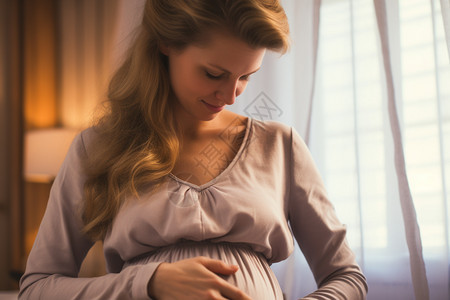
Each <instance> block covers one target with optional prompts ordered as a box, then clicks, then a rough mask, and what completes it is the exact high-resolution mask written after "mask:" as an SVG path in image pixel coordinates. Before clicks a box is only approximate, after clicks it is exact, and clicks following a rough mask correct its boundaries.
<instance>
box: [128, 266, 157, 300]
mask: <svg viewBox="0 0 450 300" xmlns="http://www.w3.org/2000/svg"><path fill="white" fill-rule="evenodd" d="M160 264H161V263H160V262H155V263H149V264H146V265H144V266H139V269H138V270H137V272H136V275H135V277H134V280H133V285H132V287H131V294H132V295H133V299H151V298H150V297H149V295H148V292H147V286H148V283H149V281H150V278H152V276H153V274H154V273H155V270H156V269H157V268H158V266H159V265H160Z"/></svg>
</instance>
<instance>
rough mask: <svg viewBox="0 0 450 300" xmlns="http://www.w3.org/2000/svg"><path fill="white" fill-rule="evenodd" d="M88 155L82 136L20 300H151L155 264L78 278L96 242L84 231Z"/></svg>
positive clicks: (54, 197)
mask: <svg viewBox="0 0 450 300" xmlns="http://www.w3.org/2000/svg"><path fill="white" fill-rule="evenodd" d="M85 156H86V148H85V145H84V141H83V133H82V134H80V135H78V136H77V137H76V138H75V140H74V142H73V143H72V146H71V148H70V150H69V152H68V154H67V157H66V159H65V161H64V163H63V165H62V167H61V170H60V172H59V174H58V176H57V178H56V179H55V182H54V184H53V186H52V190H51V193H50V198H49V202H48V205H47V209H46V212H45V215H44V218H43V220H42V223H41V226H40V228H39V232H38V235H37V237H36V240H35V243H34V246H33V249H32V250H31V253H30V255H29V258H28V262H27V266H26V270H25V274H24V276H23V277H22V278H21V281H20V294H19V299H149V297H148V295H147V283H148V281H149V280H150V278H151V276H152V275H153V272H154V270H155V269H156V267H157V264H148V265H145V266H130V267H127V268H125V269H123V270H122V271H121V272H120V273H110V274H107V275H105V276H101V277H95V278H77V276H78V272H79V269H80V265H81V263H82V261H83V259H84V257H85V255H86V253H87V252H88V250H89V249H90V247H91V246H92V244H93V243H92V242H91V241H90V240H89V239H87V238H86V237H85V236H84V235H83V234H82V231H81V228H82V221H81V218H80V215H81V208H82V198H83V185H84V182H85V175H84V172H83V168H82V160H83V158H84V157H85ZM114 263H115V264H120V263H122V264H123V262H114Z"/></svg>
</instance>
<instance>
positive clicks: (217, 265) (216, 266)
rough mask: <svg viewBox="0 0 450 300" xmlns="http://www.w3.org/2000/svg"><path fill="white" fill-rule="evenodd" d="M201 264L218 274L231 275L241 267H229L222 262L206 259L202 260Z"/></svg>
mask: <svg viewBox="0 0 450 300" xmlns="http://www.w3.org/2000/svg"><path fill="white" fill-rule="evenodd" d="M200 263H201V264H202V265H203V266H205V267H206V268H207V269H208V270H210V271H211V272H213V273H216V274H223V275H231V274H233V273H236V271H237V270H239V267H238V266H236V265H228V264H226V263H224V262H223V261H221V260H217V259H210V258H206V257H202V258H200Z"/></svg>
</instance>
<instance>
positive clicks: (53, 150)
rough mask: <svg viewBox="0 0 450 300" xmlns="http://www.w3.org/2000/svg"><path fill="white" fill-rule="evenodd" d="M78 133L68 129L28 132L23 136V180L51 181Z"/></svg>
mask: <svg viewBox="0 0 450 300" xmlns="http://www.w3.org/2000/svg"><path fill="white" fill-rule="evenodd" d="M78 132H79V131H78V130H75V129H68V128H48V129H37V130H30V131H28V132H27V133H26V134H25V151H24V154H25V157H24V175H25V179H26V180H28V181H51V180H53V179H54V178H55V177H56V174H58V171H59V168H60V167H61V164H62V162H63V161H64V157H65V156H66V153H67V151H68V150H69V147H70V144H71V143H72V140H73V139H74V138H75V135H76V134H77V133H78Z"/></svg>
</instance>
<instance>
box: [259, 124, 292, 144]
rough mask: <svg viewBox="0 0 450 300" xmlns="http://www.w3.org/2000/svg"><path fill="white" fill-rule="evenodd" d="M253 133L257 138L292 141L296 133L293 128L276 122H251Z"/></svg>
mask: <svg viewBox="0 0 450 300" xmlns="http://www.w3.org/2000/svg"><path fill="white" fill-rule="evenodd" d="M251 124H252V125H251V126H252V128H251V129H252V131H253V133H254V134H255V135H256V136H259V137H261V138H267V139H274V138H275V139H283V140H290V139H291V137H292V133H293V132H294V131H295V129H293V128H292V127H291V126H288V125H286V124H283V123H280V122H276V121H260V120H255V119H252V120H251Z"/></svg>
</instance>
